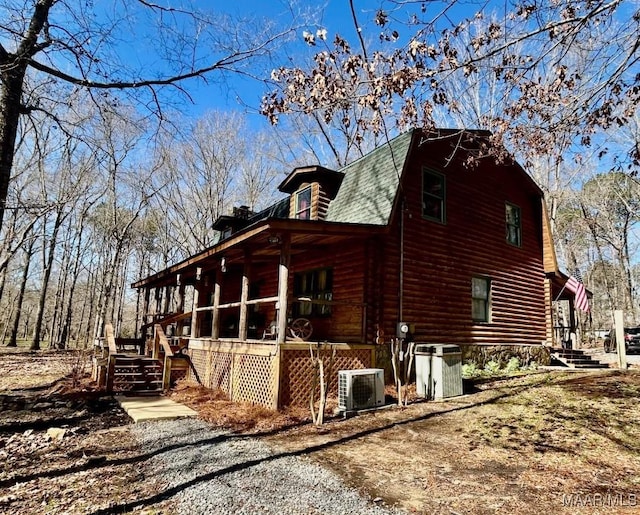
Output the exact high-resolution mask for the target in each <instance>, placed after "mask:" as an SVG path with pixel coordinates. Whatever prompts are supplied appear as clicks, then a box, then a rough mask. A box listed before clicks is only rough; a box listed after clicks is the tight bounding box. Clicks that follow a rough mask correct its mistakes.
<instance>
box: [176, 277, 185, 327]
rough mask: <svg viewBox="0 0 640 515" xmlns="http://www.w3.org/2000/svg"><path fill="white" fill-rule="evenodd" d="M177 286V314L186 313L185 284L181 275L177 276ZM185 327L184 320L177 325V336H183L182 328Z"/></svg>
mask: <svg viewBox="0 0 640 515" xmlns="http://www.w3.org/2000/svg"><path fill="white" fill-rule="evenodd" d="M176 284H177V285H178V305H177V306H176V313H179V314H182V313H184V282H183V281H182V277H181V276H180V274H178V275H177V276H176ZM183 327H184V320H183V319H181V320H179V321H178V323H177V324H176V333H177V335H176V336H182V328H183Z"/></svg>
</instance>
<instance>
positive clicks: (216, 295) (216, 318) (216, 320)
mask: <svg viewBox="0 0 640 515" xmlns="http://www.w3.org/2000/svg"><path fill="white" fill-rule="evenodd" d="M215 281H216V282H215V283H214V286H213V306H212V309H213V320H212V322H211V338H213V339H214V340H217V339H218V338H220V291H221V290H222V274H221V273H220V270H217V271H216V280H215Z"/></svg>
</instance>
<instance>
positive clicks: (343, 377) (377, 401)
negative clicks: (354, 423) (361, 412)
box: [338, 368, 384, 411]
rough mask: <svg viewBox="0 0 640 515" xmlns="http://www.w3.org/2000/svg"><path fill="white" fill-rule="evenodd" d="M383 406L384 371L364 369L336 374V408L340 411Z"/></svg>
mask: <svg viewBox="0 0 640 515" xmlns="http://www.w3.org/2000/svg"><path fill="white" fill-rule="evenodd" d="M383 404H384V370H382V369H381V368H364V369H360V370H340V371H339V372H338V408H339V409H340V410H341V411H353V410H358V409H366V408H375V407H376V406H382V405H383Z"/></svg>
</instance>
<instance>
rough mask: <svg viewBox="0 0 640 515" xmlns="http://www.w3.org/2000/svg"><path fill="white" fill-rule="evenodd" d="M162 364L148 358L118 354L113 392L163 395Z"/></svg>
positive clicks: (114, 371)
mask: <svg viewBox="0 0 640 515" xmlns="http://www.w3.org/2000/svg"><path fill="white" fill-rule="evenodd" d="M162 371H163V370H162V362H160V361H159V360H157V359H153V358H150V357H148V356H140V355H134V354H116V356H115V366H114V370H113V391H116V392H131V393H138V394H139V393H150V394H151V393H152V394H159V393H162Z"/></svg>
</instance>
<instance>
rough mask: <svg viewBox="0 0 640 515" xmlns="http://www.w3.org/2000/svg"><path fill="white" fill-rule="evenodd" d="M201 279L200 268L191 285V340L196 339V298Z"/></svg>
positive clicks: (197, 269) (198, 293) (198, 294)
mask: <svg viewBox="0 0 640 515" xmlns="http://www.w3.org/2000/svg"><path fill="white" fill-rule="evenodd" d="M201 279H202V268H200V267H198V268H196V280H195V282H194V283H193V306H192V308H191V338H197V337H198V312H197V309H198V297H199V296H200V291H199V289H200V281H201Z"/></svg>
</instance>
